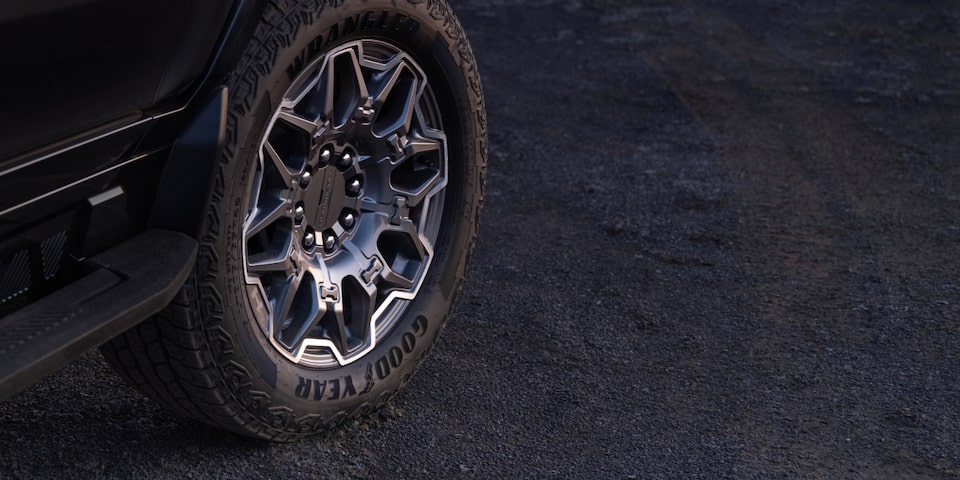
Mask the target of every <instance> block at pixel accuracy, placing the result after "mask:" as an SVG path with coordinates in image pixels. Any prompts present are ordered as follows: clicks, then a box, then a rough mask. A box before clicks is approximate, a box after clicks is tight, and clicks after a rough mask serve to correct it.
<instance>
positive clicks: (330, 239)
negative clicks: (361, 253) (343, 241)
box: [323, 233, 337, 252]
mask: <svg viewBox="0 0 960 480" xmlns="http://www.w3.org/2000/svg"><path fill="white" fill-rule="evenodd" d="M336 246H337V237H336V236H335V235H333V234H331V233H328V234H326V236H325V237H324V238H323V248H324V249H325V250H326V251H328V252H329V251H331V250H333V248H334V247H336Z"/></svg>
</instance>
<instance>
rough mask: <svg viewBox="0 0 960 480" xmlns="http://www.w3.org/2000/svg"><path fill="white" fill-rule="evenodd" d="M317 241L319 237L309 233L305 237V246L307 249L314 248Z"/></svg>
mask: <svg viewBox="0 0 960 480" xmlns="http://www.w3.org/2000/svg"><path fill="white" fill-rule="evenodd" d="M316 241H317V237H316V236H315V235H314V234H313V232H307V233H306V235H304V236H303V246H304V247H306V248H313V245H314V243H316Z"/></svg>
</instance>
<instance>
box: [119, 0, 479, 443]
mask: <svg viewBox="0 0 960 480" xmlns="http://www.w3.org/2000/svg"><path fill="white" fill-rule="evenodd" d="M367 12H373V13H372V14H368V13H367ZM358 25H359V26H358ZM370 39H376V40H377V41H380V42H385V43H386V44H389V45H391V46H393V47H395V48H397V49H399V50H400V51H402V52H404V53H405V54H407V55H409V56H410V58H412V59H414V60H415V62H416V63H417V64H419V66H420V67H421V68H422V72H423V73H424V74H425V75H426V78H427V80H428V81H429V84H430V86H431V88H432V92H433V94H434V95H435V97H436V102H435V104H436V105H437V106H438V107H439V115H440V117H441V121H442V123H443V130H444V132H446V142H447V143H446V152H447V157H448V164H447V170H446V182H447V183H446V189H445V192H444V194H443V195H444V197H443V200H442V205H443V207H442V217H440V218H441V219H440V220H439V230H438V232H437V233H436V240H435V243H434V245H433V247H434V248H433V254H432V263H430V264H428V267H429V268H428V269H426V270H425V272H426V273H425V274H424V275H423V277H422V283H421V284H420V287H419V290H418V291H417V292H416V295H415V297H414V298H412V299H410V300H409V301H408V302H406V303H404V305H405V310H402V314H399V316H398V318H397V319H396V320H395V321H394V322H393V323H391V326H390V327H389V329H386V330H384V331H383V332H381V334H382V337H381V338H379V339H377V341H376V342H375V345H373V346H372V347H371V349H370V350H369V351H368V352H366V353H364V354H363V355H362V356H360V357H359V358H356V359H354V361H352V362H351V363H348V364H346V365H342V364H338V365H335V366H330V367H323V368H320V367H316V366H308V365H303V364H299V363H295V362H294V361H292V360H290V359H289V358H288V357H285V356H284V355H283V354H282V352H281V350H280V349H278V348H277V347H276V346H275V345H274V344H271V340H270V339H269V338H268V334H267V333H266V331H265V330H264V328H262V327H261V326H260V325H261V324H260V323H258V322H259V320H258V317H257V315H258V314H257V313H254V311H255V310H254V309H255V308H256V307H257V304H256V301H255V300H251V299H252V298H253V299H255V298H256V297H251V294H250V293H249V292H250V286H249V285H248V283H246V282H249V278H248V276H247V275H246V273H245V272H246V270H245V268H247V265H248V263H245V262H248V258H247V257H246V256H245V255H247V253H246V250H245V248H247V247H245V245H246V244H244V243H243V242H245V241H247V240H243V238H245V237H244V234H245V233H247V230H245V228H246V227H244V224H245V222H246V221H247V219H246V216H247V214H248V213H249V212H248V208H247V203H248V199H249V196H250V195H252V194H251V193H250V185H251V182H252V180H251V179H252V178H254V177H253V176H255V175H262V173H257V172H258V170H257V165H262V164H261V163H258V162H259V161H260V160H258V158H259V157H258V153H257V152H258V150H261V149H262V148H261V147H260V145H261V143H260V142H261V140H262V139H263V137H264V135H265V131H266V130H265V129H266V128H267V125H268V123H270V119H271V118H272V116H273V115H274V113H275V112H276V111H277V110H278V108H279V107H278V105H277V103H278V99H280V98H282V97H283V95H284V94H285V92H287V91H288V89H289V88H291V87H290V85H291V83H292V82H293V80H294V78H295V77H296V73H297V72H298V71H299V70H300V69H302V68H304V65H307V64H309V63H310V61H311V60H313V59H317V58H321V57H323V56H324V55H325V54H326V53H327V52H330V51H332V49H336V48H338V47H341V46H343V45H347V44H349V43H350V42H356V41H358V40H365V41H366V40H370ZM331 61H332V60H331ZM228 86H229V92H230V106H229V112H228V136H227V145H226V148H225V151H224V153H223V156H222V158H221V162H220V165H219V173H218V179H217V182H216V188H215V192H214V198H213V202H212V204H211V205H210V206H209V210H208V216H207V218H208V225H207V228H206V233H205V235H204V236H203V238H202V243H201V248H200V253H199V256H198V260H197V265H196V267H195V270H194V272H193V273H192V275H191V277H190V278H189V280H188V281H187V282H186V284H185V285H184V286H183V288H182V289H181V291H180V292H179V294H178V295H177V297H176V299H175V300H174V301H173V303H172V304H171V305H170V306H169V307H167V308H166V309H165V310H164V311H162V312H161V313H160V314H158V315H156V316H155V317H153V318H151V319H149V320H147V321H145V322H143V323H141V324H139V325H138V326H137V327H135V328H133V329H131V330H130V331H128V332H126V333H124V334H123V335H121V336H119V337H117V338H116V339H114V340H112V341H111V342H110V343H108V344H107V345H104V346H103V347H101V351H102V352H103V354H104V356H105V357H106V358H107V360H108V361H109V362H110V363H111V364H112V365H113V367H114V368H115V369H116V370H117V371H118V372H119V373H120V375H121V376H123V377H124V378H125V380H126V381H128V382H129V383H131V384H133V385H134V386H136V387H137V388H139V389H140V390H141V391H142V392H144V393H145V394H146V395H147V396H149V397H151V398H153V399H155V400H157V401H158V402H160V403H162V404H164V405H166V406H167V407H169V408H170V409H172V410H174V411H176V412H178V413H181V414H183V415H186V416H189V417H192V418H195V419H198V420H200V421H203V422H206V423H209V424H212V425H215V426H218V427H221V428H225V429H228V430H230V431H233V432H237V433H239V434H242V435H246V436H251V437H256V438H261V439H269V440H274V441H292V440H296V439H298V438H300V437H303V436H305V435H309V434H312V433H316V432H320V431H324V430H327V429H330V428H332V427H334V426H336V425H337V424H339V423H340V422H342V421H344V420H346V419H349V418H352V417H355V416H357V415H360V414H364V413H366V412H368V411H370V410H371V409H373V408H376V407H378V406H380V405H382V404H383V403H384V402H385V401H387V400H388V399H389V398H390V397H391V396H392V395H393V394H394V393H395V392H397V390H398V389H399V388H401V387H402V386H403V385H404V384H406V383H407V382H408V381H409V379H410V377H411V374H412V373H413V372H414V371H415V370H416V368H417V367H418V366H419V364H420V363H421V362H422V361H423V360H424V358H425V356H426V355H427V353H428V352H429V351H430V350H431V349H432V347H433V345H434V343H435V342H436V340H437V336H438V335H439V333H440V331H441V329H442V328H443V326H444V324H445V323H446V320H447V316H448V315H449V313H450V311H451V309H452V306H453V302H454V300H455V297H456V296H457V293H458V292H459V290H460V287H461V285H462V282H463V278H464V273H465V269H466V265H467V260H468V257H469V253H470V251H471V250H472V246H473V239H474V236H475V233H476V228H477V222H478V215H479V210H480V204H481V199H482V189H483V177H484V170H485V165H486V124H485V116H484V115H485V113H484V108H483V100H482V93H481V90H480V81H479V77H478V73H477V69H476V64H475V61H474V58H473V54H472V53H471V50H470V47H469V45H468V44H467V41H466V39H465V37H464V34H463V30H462V28H461V27H460V23H459V21H458V20H457V19H456V17H455V16H454V15H453V14H452V12H451V11H450V8H449V6H448V5H447V3H446V2H445V1H443V0H430V1H423V0H419V1H418V0H404V1H396V0H369V1H365V2H359V1H350V0H347V1H340V2H326V1H294V0H290V1H279V2H271V3H270V4H269V6H268V7H267V11H266V12H265V14H264V17H263V19H262V21H261V24H260V25H259V27H258V28H257V31H256V34H255V38H254V40H253V42H251V45H250V46H249V47H248V49H247V51H246V53H245V55H244V57H243V60H242V62H241V64H240V66H239V67H238V69H237V71H236V72H234V74H233V75H232V76H231V78H230V79H229V82H228ZM331 88H332V87H331ZM271 128H272V127H271ZM358 156H359V155H358ZM258 195H259V194H258ZM245 278H247V280H246V282H245ZM291 315H292V314H291ZM344 345H346V340H344ZM344 348H346V347H344ZM331 351H332V349H331ZM344 351H346V350H344Z"/></svg>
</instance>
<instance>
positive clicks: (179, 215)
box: [0, 0, 266, 399]
mask: <svg viewBox="0 0 960 480" xmlns="http://www.w3.org/2000/svg"><path fill="white" fill-rule="evenodd" d="M265 3H266V2H265V1H263V0H204V1H202V2H195V1H192V0H174V1H168V2H147V1H128V0H70V1H63V0H29V1H22V0H15V1H11V2H5V4H4V6H3V7H2V8H0V45H3V47H2V48H3V50H4V55H3V72H4V73H3V75H2V77H0V96H2V98H3V102H2V104H0V105H2V106H0V399H3V398H7V397H9V396H11V395H13V394H14V393H16V392H17V391H19V390H21V389H23V388H25V387H26V386H28V385H30V384H31V383H32V382H34V381H36V380H38V379H39V378H40V377H42V376H43V375H45V374H47V373H50V372H52V371H53V370H55V369H56V368H58V367H60V366H62V365H63V364H64V363H66V362H68V361H69V360H71V359H72V358H74V357H75V356H76V355H79V354H80V353H81V352H83V351H85V350H87V349H89V348H91V347H93V346H96V345H98V344H100V343H102V342H104V341H106V340H107V339H109V338H111V337H112V336H114V335H116V334H118V333H120V332H122V331H123V330H125V329H126V328H128V327H130V326H131V325H132V324H133V323H135V322H136V321H138V320H140V319H143V318H145V317H147V316H149V315H151V314H152V313H155V312H156V311H158V310H159V309H160V308H162V307H163V306H164V305H165V304H166V303H167V302H169V300H170V298H172V296H173V294H174V293H175V291H176V289H177V288H178V286H179V284H181V283H182V282H183V279H184V278H185V277H186V275H187V274H188V273H189V270H190V268H191V266H192V265H193V264H194V261H195V258H196V251H197V248H196V247H197V236H198V235H199V234H200V233H199V232H201V231H202V226H203V224H204V222H205V221H207V219H206V218H205V210H204V208H203V207H204V205H206V203H207V199H208V198H209V195H210V191H211V187H212V184H213V179H214V175H213V172H214V171H215V167H216V162H217V158H218V154H219V150H220V145H221V144H222V141H223V135H224V131H225V125H224V123H225V119H226V115H225V101H226V98H227V97H226V96H227V95H229V92H227V91H226V88H225V87H223V86H222V85H223V83H224V79H225V78H226V76H227V75H228V74H229V72H231V71H233V70H234V69H235V68H236V66H237V65H238V63H239V62H241V61H242V59H241V58H240V57H241V54H242V52H243V50H244V48H245V47H246V46H247V44H248V43H249V42H250V38H251V35H252V32H253V29H254V27H255V26H256V22H257V20H258V19H259V17H260V12H261V11H262V10H263V8H264V4H265ZM28 92H29V93H28Z"/></svg>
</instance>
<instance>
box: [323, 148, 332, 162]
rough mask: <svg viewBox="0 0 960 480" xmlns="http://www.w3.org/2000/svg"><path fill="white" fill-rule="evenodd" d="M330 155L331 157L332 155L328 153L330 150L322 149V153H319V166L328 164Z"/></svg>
mask: <svg viewBox="0 0 960 480" xmlns="http://www.w3.org/2000/svg"><path fill="white" fill-rule="evenodd" d="M331 155H333V154H332V153H330V150H329V149H326V148H324V149H323V151H322V152H320V164H321V165H326V164H328V163H330V156H331Z"/></svg>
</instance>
